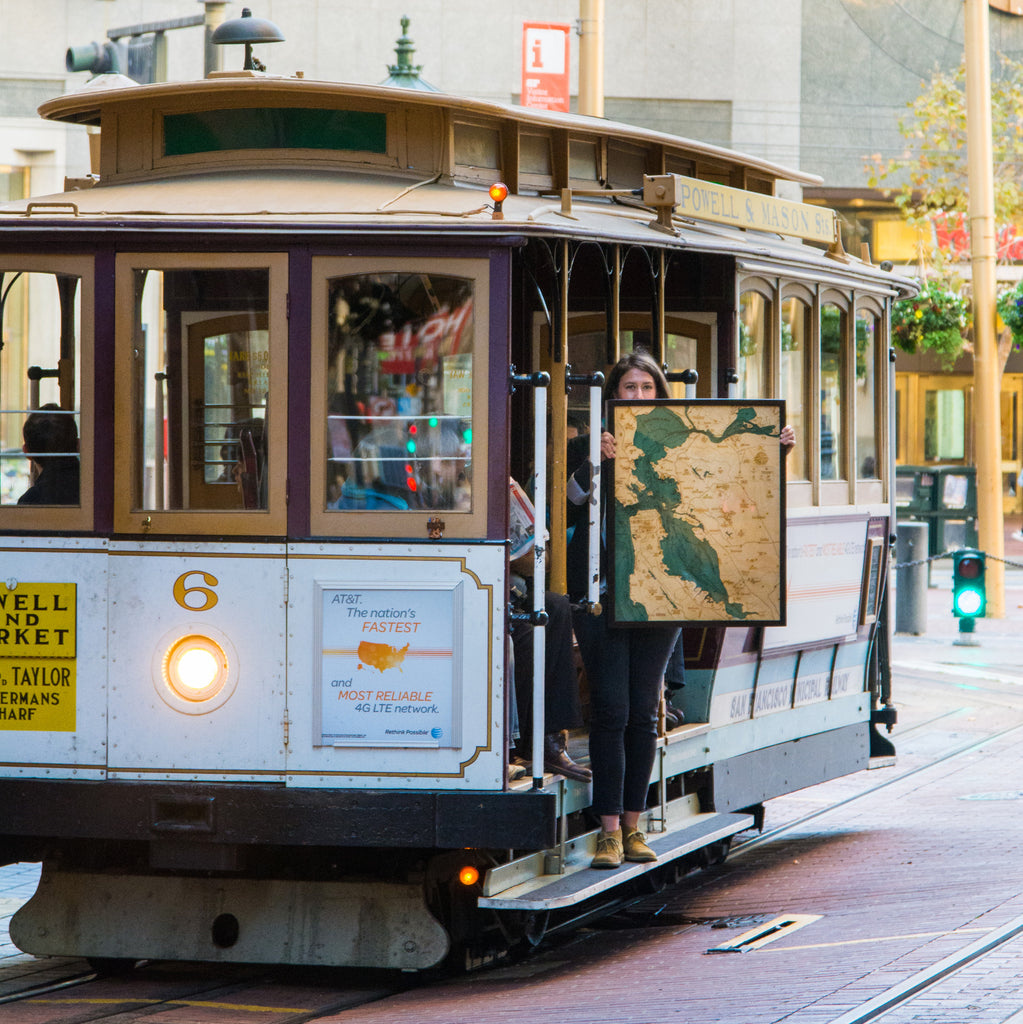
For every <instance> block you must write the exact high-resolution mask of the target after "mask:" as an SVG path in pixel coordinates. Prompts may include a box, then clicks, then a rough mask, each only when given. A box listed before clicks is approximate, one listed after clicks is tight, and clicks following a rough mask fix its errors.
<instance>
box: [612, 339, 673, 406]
mask: <svg viewBox="0 0 1023 1024" xmlns="http://www.w3.org/2000/svg"><path fill="white" fill-rule="evenodd" d="M629 370H640V371H642V372H643V373H649V374H650V376H651V377H653V379H654V389H655V390H656V392H657V397H658V398H671V395H670V394H668V381H667V378H666V377H665V376H664V371H663V370H662V369H661V368H660V366H658V365H657V361H656V360H655V359H654V357H653V356H652V355H650V353H649V352H647V351H645V350H644V349H641V348H639V349H634V350H633V351H632V352H630V353H629V354H628V355H626V356H622V358H621V359H619V360H618V362H617V363H615V365H614V368H613V369H612V370H611V372H610V373H609V374H608V375H607V384H606V385H605V386H604V401H605V402H607V401H610V400H611V399H612V398H614V397H615V392H616V391H617V390H618V385H619V384H620V383H621V382H622V377H624V376H625V375H626V374H627V373H628V372H629Z"/></svg>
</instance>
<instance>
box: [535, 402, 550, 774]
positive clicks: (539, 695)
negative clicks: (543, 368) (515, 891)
mask: <svg viewBox="0 0 1023 1024" xmlns="http://www.w3.org/2000/svg"><path fill="white" fill-rule="evenodd" d="M546 533H547V388H545V387H538V388H537V389H536V390H535V391H534V392H533V612H534V624H533V788H534V789H542V788H543V747H544V736H545V735H546V734H547V723H546V722H545V721H544V696H545V694H546V692H547V678H546V671H545V669H546V658H545V653H546V649H547V629H546V626H545V622H546V603H545V601H546V594H545V591H544V587H545V582H546V579H547V538H546Z"/></svg>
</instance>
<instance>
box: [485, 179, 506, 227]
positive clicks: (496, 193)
mask: <svg viewBox="0 0 1023 1024" xmlns="http://www.w3.org/2000/svg"><path fill="white" fill-rule="evenodd" d="M488 194H489V196H490V198H491V199H493V200H494V218H493V219H494V220H504V212H503V209H502V205H503V203H504V201H505V200H506V199H507V198H508V186H507V185H506V184H505V183H504V182H503V181H495V182H494V184H493V185H491V186H490V188H489V189H488Z"/></svg>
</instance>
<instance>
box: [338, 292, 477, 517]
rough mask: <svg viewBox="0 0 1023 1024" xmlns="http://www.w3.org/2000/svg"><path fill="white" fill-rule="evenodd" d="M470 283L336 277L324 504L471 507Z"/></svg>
mask: <svg viewBox="0 0 1023 1024" xmlns="http://www.w3.org/2000/svg"><path fill="white" fill-rule="evenodd" d="M473 297H474V296H473V282H472V281H471V280H468V279H465V278H460V277H452V276H444V275H430V274H410V273H378V274H353V275H348V276H344V277H335V278H332V279H331V280H330V281H329V288H328V310H327V315H328V318H329V323H328V326H329V334H328V337H329V345H328V350H327V364H328V365H327V367H326V371H327V483H326V494H325V495H324V504H325V507H326V508H327V509H328V510H329V509H338V510H343V511H372V510H377V511H391V512H403V511H408V510H423V509H438V510H449V511H469V510H470V509H471V507H472V397H473V392H472V365H473V341H474V311H473Z"/></svg>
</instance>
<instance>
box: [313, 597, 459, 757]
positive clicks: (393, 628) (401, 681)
mask: <svg viewBox="0 0 1023 1024" xmlns="http://www.w3.org/2000/svg"><path fill="white" fill-rule="evenodd" d="M456 594H457V588H453V589H429V588H424V589H404V588H403V589H400V590H398V589H395V590H384V589H377V588H368V587H367V588H361V589H360V588H344V589H340V588H331V589H324V590H323V592H322V609H321V611H322V634H321V635H322V640H323V645H322V669H321V672H322V675H321V682H320V685H321V738H320V742H321V745H324V746H359V747H382V746H401V747H450V746H454V745H455V744H456V742H457V737H456V736H455V735H454V729H453V721H454V708H455V696H456V691H457V679H456V662H455V652H454V621H455V605H456Z"/></svg>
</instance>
